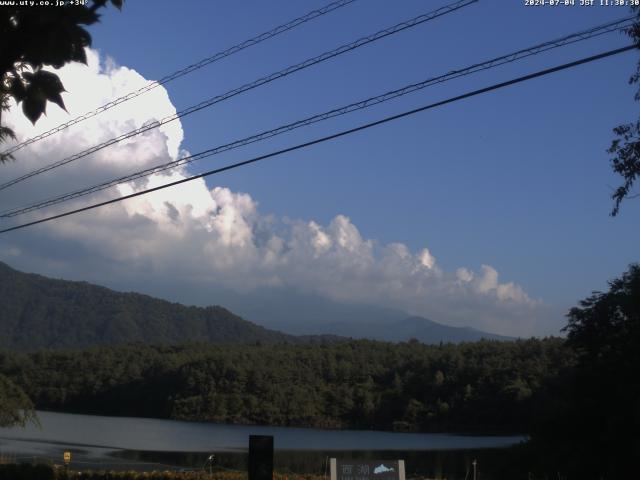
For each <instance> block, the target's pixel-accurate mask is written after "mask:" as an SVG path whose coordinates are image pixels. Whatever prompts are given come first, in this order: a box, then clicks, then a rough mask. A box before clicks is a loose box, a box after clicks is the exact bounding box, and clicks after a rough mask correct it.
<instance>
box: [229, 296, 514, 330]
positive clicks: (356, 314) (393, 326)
mask: <svg viewBox="0 0 640 480" xmlns="http://www.w3.org/2000/svg"><path fill="white" fill-rule="evenodd" d="M221 298H223V299H224V300H223V303H224V304H225V305H226V306H228V307H229V308H231V309H232V310H233V311H234V312H238V313H239V314H240V315H242V317H243V318H246V319H248V320H251V321H252V322H255V323H258V324H260V325H263V326H265V327H268V328H274V329H276V330H280V331H282V332H286V333H289V334H294V335H303V334H312V335H329V334H331V335H340V336H343V337H352V338H368V339H372V340H386V341H392V342H401V341H407V340H409V339H411V338H416V339H417V340H420V341H421V342H424V343H439V342H441V341H442V342H445V343H446V342H454V343H457V342H466V341H475V340H480V339H482V338H485V339H487V340H511V339H512V338H511V337H505V336H501V335H497V334H493V333H488V332H483V331H480V330H476V329H474V328H470V327H451V326H449V325H444V324H442V323H438V322H434V321H433V320H429V319H427V318H424V317H417V316H410V315H409V314H407V313H406V312H403V311H401V310H395V309H391V308H380V307H375V306H371V305H362V304H351V303H342V302H336V301H333V300H328V299H325V298H321V297H319V296H314V295H307V294H302V293H296V292H292V291H286V290H282V289H275V288H274V289H268V290H267V289H265V290H258V291H255V292H253V293H250V294H244V295H241V294H235V295H233V294H229V293H224V294H222V295H221ZM470 320H471V319H470Z"/></svg>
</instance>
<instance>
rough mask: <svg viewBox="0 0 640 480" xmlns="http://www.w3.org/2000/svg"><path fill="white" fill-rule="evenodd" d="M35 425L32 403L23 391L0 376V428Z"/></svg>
mask: <svg viewBox="0 0 640 480" xmlns="http://www.w3.org/2000/svg"><path fill="white" fill-rule="evenodd" d="M29 421H32V422H35V423H37V419H36V415H35V412H34V410H33V403H31V400H29V397H27V395H26V394H25V393H24V391H23V390H22V389H21V388H20V387H18V386H17V385H16V384H15V383H13V382H12V381H11V380H9V379H8V378H7V377H5V376H4V375H2V374H0V427H13V426H15V425H21V426H24V425H26V423H27V422H29Z"/></svg>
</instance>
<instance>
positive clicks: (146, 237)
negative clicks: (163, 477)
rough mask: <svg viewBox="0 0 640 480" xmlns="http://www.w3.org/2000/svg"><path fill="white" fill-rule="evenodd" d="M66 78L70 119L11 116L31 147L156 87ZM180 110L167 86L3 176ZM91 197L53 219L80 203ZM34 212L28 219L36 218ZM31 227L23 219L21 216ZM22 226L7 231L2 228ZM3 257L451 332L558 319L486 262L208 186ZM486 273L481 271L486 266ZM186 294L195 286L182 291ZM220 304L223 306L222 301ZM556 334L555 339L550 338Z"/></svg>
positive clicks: (78, 173) (146, 162)
mask: <svg viewBox="0 0 640 480" xmlns="http://www.w3.org/2000/svg"><path fill="white" fill-rule="evenodd" d="M88 57H89V65H88V67H87V66H81V65H69V66H66V67H64V68H63V69H61V70H60V71H59V74H60V77H61V79H62V81H63V83H64V85H65V87H66V89H67V90H68V91H69V92H70V93H68V94H66V95H65V97H64V99H65V103H66V104H67V108H68V110H69V114H70V116H69V115H67V114H66V113H65V112H63V111H62V110H60V109H58V108H57V107H56V106H51V105H50V106H49V112H48V116H47V117H46V118H42V119H41V120H40V121H39V122H38V123H37V125H36V126H35V127H34V126H32V125H31V124H30V123H29V122H28V121H27V120H26V119H25V118H24V117H23V116H22V114H21V113H20V111H19V109H15V108H14V109H13V112H12V113H10V114H9V115H8V116H7V117H5V118H6V121H7V123H8V124H9V125H10V126H12V127H13V128H14V130H15V131H16V133H17V134H18V136H19V138H20V139H24V138H27V137H31V136H33V135H35V134H37V133H39V132H41V131H45V130H48V129H49V128H51V127H53V126H55V125H57V124H59V123H62V122H64V121H67V120H68V119H69V118H71V117H73V116H75V115H77V114H80V113H83V112H85V111H87V110H90V109H93V108H95V107H98V106H100V105H101V104H103V103H105V102H107V101H109V100H111V99H113V98H116V97H118V96H120V95H122V94H125V93H128V92H129V91H131V90H134V89H137V88H139V87H141V86H143V85H144V84H145V83H146V80H145V79H144V78H143V77H142V76H140V75H139V74H138V73H137V72H135V71H134V70H131V69H129V68H126V67H119V66H116V65H115V64H114V63H113V62H112V61H108V60H107V61H105V62H101V61H100V58H99V55H98V54H97V53H96V52H94V51H89V52H88ZM174 112H175V107H174V106H173V105H172V103H171V101H170V99H169V97H168V94H167V92H166V91H165V90H164V88H162V87H159V88H156V89H154V90H153V91H152V92H150V93H148V94H146V95H143V96H141V97H138V98H137V99H135V100H133V101H130V102H126V103H125V104H122V105H120V106H118V107H116V108H114V109H111V110H109V111H108V112H106V113H103V114H101V115H99V116H97V117H95V118H93V119H91V120H89V121H85V122H82V123H81V124H79V125H78V126H75V127H72V128H70V129H67V130H64V131H63V132H62V133H60V134H57V135H54V136H53V137H51V138H49V139H46V140H43V141H40V142H37V143H36V144H34V145H32V146H31V147H28V148H25V149H23V150H21V151H20V152H18V153H17V154H16V157H17V160H16V161H15V162H12V163H10V164H7V165H4V166H1V167H0V179H10V178H14V177H16V176H18V175H21V174H23V173H25V172H28V171H31V170H33V169H35V168H38V167H40V166H43V165H46V164H48V163H51V162H53V161H56V160H59V159H61V158H63V157H65V156H67V155H69V154H72V153H76V152H77V151H80V150H82V149H85V148H87V147H90V146H92V145H94V144H96V143H98V142H101V141H104V140H106V139H109V138H112V137H114V136H117V135H119V134H122V133H125V132H127V131H129V130H131V129H133V128H136V127H139V126H141V125H143V124H144V123H146V122H150V121H154V120H155V119H158V118H161V117H164V116H166V115H169V114H172V113H174ZM182 140H183V131H182V128H181V125H180V123H179V122H172V123H170V124H168V125H165V126H163V127H161V128H160V129H156V130H153V131H151V132H148V133H147V134H145V135H142V136H138V137H134V138H133V139H130V140H127V141H126V142H122V143H121V144H118V145H116V146H112V147H109V148H107V149H104V150H102V151H100V152H98V153H96V154H93V155H91V156H90V157H86V158H83V159H81V160H79V161H78V162H76V163H74V164H73V165H69V166H65V167H62V168H59V169H56V170H54V171H52V172H49V173H47V174H44V175H40V176H38V177H37V178H34V179H31V180H29V181H27V182H24V183H22V184H20V185H16V186H15V187H13V188H11V189H8V190H6V191H3V192H0V204H1V205H2V208H3V209H5V208H10V207H13V206H21V205H23V204H25V203H31V202H33V201H35V200H40V199H42V198H47V197H49V196H52V195H56V194H59V193H63V192H65V191H68V190H70V189H74V188H78V187H81V186H85V185H88V184H92V183H95V182H98V181H103V180H107V179H110V178H112V177H115V176H119V175H123V174H127V173H130V172H132V171H135V170H138V169H142V168H146V167H149V166H152V165H156V164H159V163H163V162H168V161H171V160H173V159H175V158H177V156H178V155H179V152H180V144H181V142H182ZM186 176H188V172H187V170H186V169H185V168H184V167H183V168H180V169H177V170H173V171H171V172H164V173H162V174H156V175H153V176H151V177H149V178H147V179H145V180H138V181H137V182H136V183H131V184H127V185H123V186H120V187H117V188H115V189H112V190H111V191H105V192H101V193H99V194H97V195H94V196H92V197H91V200H92V201H95V200H98V199H107V198H113V197H114V196H116V195H122V194H128V193H132V192H135V191H139V190H140V189H144V188H148V187H152V186H156V185H161V184H164V183H168V182H170V181H174V180H178V179H182V178H185V177H186ZM85 202H87V199H86V198H85V199H80V200H77V201H74V202H70V203H67V204H65V205H61V206H58V207H54V208H52V209H49V210H47V211H46V213H47V214H50V213H53V212H61V211H65V210H68V209H70V208H72V207H77V206H81V205H83V204H84V203H85ZM38 215H42V214H31V215H30V216H29V217H28V218H29V219H34V218H38ZM20 220H25V218H24V217H23V218H20ZM12 223H13V222H9V221H3V222H2V226H9V225H11V224H12ZM0 259H2V260H4V261H6V262H8V263H9V264H11V265H13V266H15V267H17V268H21V267H22V268H28V269H31V270H34V271H40V272H42V273H44V274H49V275H59V276H64V277H67V278H81V279H86V280H89V281H93V282H97V283H103V284H104V283H108V284H110V285H117V282H118V279H122V278H129V277H136V278H138V279H141V280H140V281H141V282H143V283H142V284H141V285H140V288H141V290H144V279H145V278H148V279H153V280H154V282H158V281H160V282H166V283H167V284H169V285H175V289H176V298H180V289H181V288H193V286H194V285H197V286H198V287H197V288H201V289H203V291H206V290H207V289H208V288H213V287H214V286H215V287H224V288H230V289H234V290H237V291H241V292H251V291H252V290H253V289H257V288H265V287H266V288H268V287H279V288H283V287H284V288H295V289H297V290H299V291H302V292H305V293H311V294H317V295H320V296H324V297H328V298H331V299H334V300H341V301H348V302H360V303H368V304H373V305H383V306H388V307H394V308H400V309H403V310H405V311H408V312H410V313H413V314H420V315H424V316H428V317H429V318H432V319H434V320H436V321H440V322H442V323H448V324H451V325H458V326H463V325H465V326H466V325H468V326H473V327H475V328H479V329H486V330H489V331H492V332H497V333H503V334H507V335H530V334H532V333H533V334H536V333H540V328H541V327H540V325H541V322H544V321H547V320H548V319H547V318H546V317H545V315H548V312H547V311H546V309H545V306H544V305H543V304H542V302H540V301H539V300H535V299H532V298H531V297H530V296H528V295H527V294H526V293H525V292H524V290H523V289H522V288H521V287H520V286H519V285H517V284H516V283H513V282H501V281H500V278H499V274H498V272H497V270H496V269H495V268H494V267H492V266H490V265H482V266H481V267H480V268H479V269H478V270H476V271H474V270H473V269H471V268H469V267H460V268H458V269H457V270H456V271H453V272H447V271H445V270H443V269H442V268H441V267H440V266H439V264H438V260H437V257H436V256H435V255H434V252H431V251H430V250H429V249H428V248H427V247H426V246H425V248H423V249H421V250H420V251H417V252H412V251H410V249H409V248H408V247H407V246H406V245H404V244H403V243H391V244H386V245H383V244H380V243H378V242H377V241H375V240H374V239H367V238H363V237H362V235H361V233H360V232H359V230H358V228H357V226H356V225H355V224H354V223H353V222H352V221H351V219H350V218H349V217H348V216H346V215H344V214H342V213H341V212H336V215H335V218H333V220H332V221H331V222H329V224H327V225H322V224H319V223H317V222H315V221H313V220H302V219H300V220H290V219H286V218H276V217H274V216H271V215H267V214H265V213H264V212H261V211H260V210H259V205H258V203H257V201H256V200H255V199H254V198H252V197H251V195H249V194H248V193H242V192H233V191H231V190H229V189H228V188H225V187H215V188H213V189H209V188H208V187H207V185H206V183H205V181H204V180H202V179H199V180H195V181H192V182H188V183H185V184H182V185H180V186H177V187H172V188H169V189H165V190H162V191H159V192H154V193H152V194H149V195H145V196H141V197H137V198H134V199H131V200H128V201H125V202H121V203H117V204H113V205H110V206H107V207H103V208H100V209H97V210H93V211H90V212H87V213H83V214H79V215H74V216H71V217H66V218H63V219H60V220H57V221H53V222H49V223H46V224H43V225H39V226H36V227H33V228H28V229H25V230H23V231H20V232H16V233H10V234H5V235H2V236H0ZM479 263H481V262H479ZM186 285H188V286H189V287H185V286H186ZM212 303H215V300H213V301H212ZM544 333H546V332H544Z"/></svg>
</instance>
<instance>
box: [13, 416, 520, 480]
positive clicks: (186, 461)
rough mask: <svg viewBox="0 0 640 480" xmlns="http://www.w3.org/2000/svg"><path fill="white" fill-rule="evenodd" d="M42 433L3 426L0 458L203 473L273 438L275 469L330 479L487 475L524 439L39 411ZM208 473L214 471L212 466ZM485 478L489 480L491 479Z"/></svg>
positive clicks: (237, 460)
mask: <svg viewBox="0 0 640 480" xmlns="http://www.w3.org/2000/svg"><path fill="white" fill-rule="evenodd" d="M38 418H39V419H40V423H41V427H42V428H38V427H36V426H33V425H29V426H28V427H26V428H24V429H23V428H11V429H7V428H0V455H2V456H4V457H5V458H7V457H8V458H9V459H15V460H17V461H33V460H34V459H35V460H50V461H54V462H57V463H61V460H62V452H63V451H64V450H70V451H72V452H73V461H72V466H73V467H74V468H78V469H81V468H120V469H122V468H127V469H139V470H152V469H156V470H157V469H200V468H202V466H203V465H204V463H205V462H206V460H207V458H208V457H209V455H210V454H214V455H215V460H214V465H215V466H216V468H225V469H238V470H243V469H245V468H246V457H247V450H248V444H249V435H251V434H254V435H273V436H274V446H275V449H276V456H275V465H276V468H277V469H281V470H286V469H288V470H291V471H295V472H299V473H324V470H325V468H326V459H327V457H330V456H334V457H342V458H359V459H374V458H379V459H382V458H384V459H396V458H403V459H405V461H406V463H407V473H408V475H411V474H421V475H425V474H426V475H431V476H435V475H437V474H440V475H442V474H446V475H447V477H448V478H455V476H456V475H461V476H462V478H464V476H465V472H466V471H467V470H468V468H469V465H470V463H471V461H472V460H473V459H478V464H479V468H482V467H483V466H485V471H486V470H487V469H490V466H491V465H495V463H496V462H499V461H500V458H501V457H502V456H504V455H506V453H505V452H506V451H507V447H509V446H512V445H515V444H517V443H520V442H522V441H523V440H525V437H523V436H468V435H451V434H431V433H391V432H379V431H356V430H317V429H306V428H286V427H266V426H244V425H219V424H212V423H199V422H181V421H172V420H159V419H148V418H126V417H101V416H94V415H76V414H66V413H53V412H38ZM207 468H208V467H207ZM484 478H487V477H486V476H485V477H484Z"/></svg>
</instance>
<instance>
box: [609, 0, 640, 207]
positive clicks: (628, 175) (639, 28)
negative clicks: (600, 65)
mask: <svg viewBox="0 0 640 480" xmlns="http://www.w3.org/2000/svg"><path fill="white" fill-rule="evenodd" d="M631 10H632V11H633V12H636V13H637V15H638V16H637V21H636V22H635V23H634V25H633V26H632V27H631V28H629V29H628V30H627V34H628V35H629V37H630V38H631V39H632V40H633V42H634V43H635V44H637V45H640V6H634V7H632V8H631ZM629 83H630V84H632V85H633V84H639V88H638V91H637V92H636V94H635V97H634V98H635V100H636V101H640V62H638V65H637V66H636V71H635V73H634V74H633V75H632V76H631V77H630V78H629ZM613 132H614V133H615V135H616V137H617V138H616V139H614V140H613V141H612V142H611V147H609V149H608V150H607V151H608V152H609V153H610V154H612V155H613V157H612V158H611V167H612V168H613V171H614V172H616V173H618V174H619V175H620V176H621V177H622V179H623V182H622V185H620V186H619V187H618V188H616V190H615V191H614V192H613V195H612V198H613V201H614V205H613V209H612V210H611V215H612V216H614V217H615V216H616V215H617V214H618V213H619V212H620V204H621V203H622V201H623V200H624V199H625V198H633V197H637V196H638V195H640V194H632V193H631V192H632V189H633V185H634V183H635V181H636V180H637V179H638V176H640V119H638V121H636V122H631V123H626V124H622V125H618V126H617V127H615V128H614V129H613Z"/></svg>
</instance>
